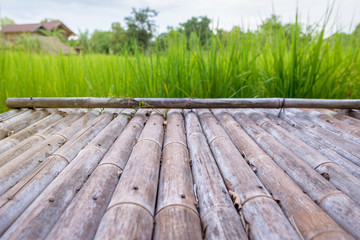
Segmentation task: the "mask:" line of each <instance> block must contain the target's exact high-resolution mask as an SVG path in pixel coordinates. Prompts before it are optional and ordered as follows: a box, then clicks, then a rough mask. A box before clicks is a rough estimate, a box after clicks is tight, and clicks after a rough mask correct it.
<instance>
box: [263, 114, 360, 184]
mask: <svg viewBox="0 0 360 240" xmlns="http://www.w3.org/2000/svg"><path fill="white" fill-rule="evenodd" d="M266 117H268V118H269V119H270V120H271V121H273V122H275V123H276V124H277V125H279V126H281V127H282V128H283V129H285V130H286V131H288V132H289V133H291V134H292V135H294V136H295V137H297V138H298V139H300V140H301V141H303V142H304V143H306V144H308V145H309V146H311V147H312V148H313V149H315V150H316V151H318V152H319V153H321V154H322V155H323V156H325V157H326V158H328V159H329V160H330V161H332V162H334V163H336V164H338V165H339V166H341V167H342V168H344V169H345V170H346V171H348V172H349V173H351V174H352V175H353V176H355V177H357V178H358V179H360V167H359V166H358V165H356V164H354V163H353V162H351V161H349V160H348V159H346V158H344V157H343V156H341V155H340V154H338V153H337V152H335V151H334V150H332V149H330V148H328V147H326V146H324V145H322V144H321V143H319V142H318V141H316V140H315V139H313V138H310V137H308V136H307V135H305V134H304V133H303V132H301V131H300V130H299V129H297V128H295V127H292V126H291V125H290V124H288V123H287V122H285V121H284V120H282V119H280V118H278V117H276V116H274V115H271V114H267V115H266Z"/></svg>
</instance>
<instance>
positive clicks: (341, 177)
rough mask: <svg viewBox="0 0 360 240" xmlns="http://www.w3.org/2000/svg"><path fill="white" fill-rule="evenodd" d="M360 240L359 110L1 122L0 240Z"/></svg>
mask: <svg viewBox="0 0 360 240" xmlns="http://www.w3.org/2000/svg"><path fill="white" fill-rule="evenodd" d="M203 238H205V239H360V114H359V111H358V110H353V111H349V110H346V111H345V110H339V111H335V110H328V109H299V108H297V109H295V108H289V109H286V110H284V111H282V113H281V114H280V115H279V109H270V108H267V109H249V108H241V109H240V108H239V109H236V108H233V109H221V108H217V109H206V108H202V109H171V110H169V111H167V110H164V109H156V110H151V109H140V110H138V111H136V110H134V109H120V108H106V109H103V110H97V109H93V110H89V109H79V108H67V109H54V108H43V109H36V110H34V109H17V110H11V111H9V112H6V113H2V114H0V239H203Z"/></svg>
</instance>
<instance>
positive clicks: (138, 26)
mask: <svg viewBox="0 0 360 240" xmlns="http://www.w3.org/2000/svg"><path fill="white" fill-rule="evenodd" d="M131 14H132V16H128V17H125V22H126V24H127V27H128V29H127V35H128V37H129V38H135V39H136V41H137V43H138V44H139V45H140V46H141V47H142V48H146V49H147V48H148V46H149V41H150V39H151V38H152V37H153V32H154V28H155V21H154V20H152V18H154V17H156V16H157V15H158V12H157V11H155V10H152V9H150V8H148V7H147V8H142V9H141V8H140V9H139V10H138V11H137V10H136V9H135V8H133V9H132V12H131Z"/></svg>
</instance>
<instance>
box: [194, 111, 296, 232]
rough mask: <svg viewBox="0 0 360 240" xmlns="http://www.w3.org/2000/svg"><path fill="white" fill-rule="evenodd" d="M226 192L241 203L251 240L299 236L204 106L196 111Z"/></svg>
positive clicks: (241, 211)
mask: <svg viewBox="0 0 360 240" xmlns="http://www.w3.org/2000/svg"><path fill="white" fill-rule="evenodd" d="M196 112H197V114H198V116H199V118H200V122H201V125H202V127H203V129H204V133H205V135H206V137H207V140H208V142H209V144H210V147H211V150H212V152H213V155H214V157H215V160H216V162H217V165H218V166H219V168H220V171H221V173H222V176H223V178H224V179H226V180H225V183H226V182H228V185H230V186H227V188H228V190H229V192H230V191H232V192H235V193H236V194H237V195H238V196H239V198H240V203H241V210H240V213H241V214H243V216H244V218H245V221H246V223H247V224H248V225H249V230H250V233H251V236H252V237H253V238H254V239H265V238H269V239H300V238H299V236H298V234H297V233H296V231H295V230H294V228H293V227H292V226H291V223H290V222H289V220H288V219H287V217H286V216H285V215H284V213H283V212H282V210H281V208H280V206H279V205H278V204H277V202H276V201H275V200H274V199H273V198H272V196H271V195H270V193H269V192H268V191H267V190H266V188H265V186H264V185H263V184H262V183H261V181H260V180H259V179H258V178H257V177H256V174H255V173H254V171H253V170H252V169H251V168H250V166H249V165H248V164H247V163H246V161H245V160H244V158H243V157H242V156H241V154H240V152H239V151H238V149H237V148H236V146H235V145H234V144H233V142H232V141H231V139H230V137H229V136H228V135H227V133H226V132H225V130H224V129H223V128H222V127H221V126H220V125H219V123H218V122H217V120H216V119H215V117H214V116H213V115H212V113H211V112H210V111H209V110H207V109H203V110H202V109H201V110H199V109H198V110H197V111H196Z"/></svg>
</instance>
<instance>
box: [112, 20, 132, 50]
mask: <svg viewBox="0 0 360 240" xmlns="http://www.w3.org/2000/svg"><path fill="white" fill-rule="evenodd" d="M111 29H112V34H111V37H110V47H111V50H112V51H113V52H114V53H121V52H122V50H123V49H124V48H125V46H126V45H127V43H128V42H129V38H128V35H127V33H126V30H125V29H124V28H123V27H121V25H120V23H118V22H115V23H112V24H111Z"/></svg>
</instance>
